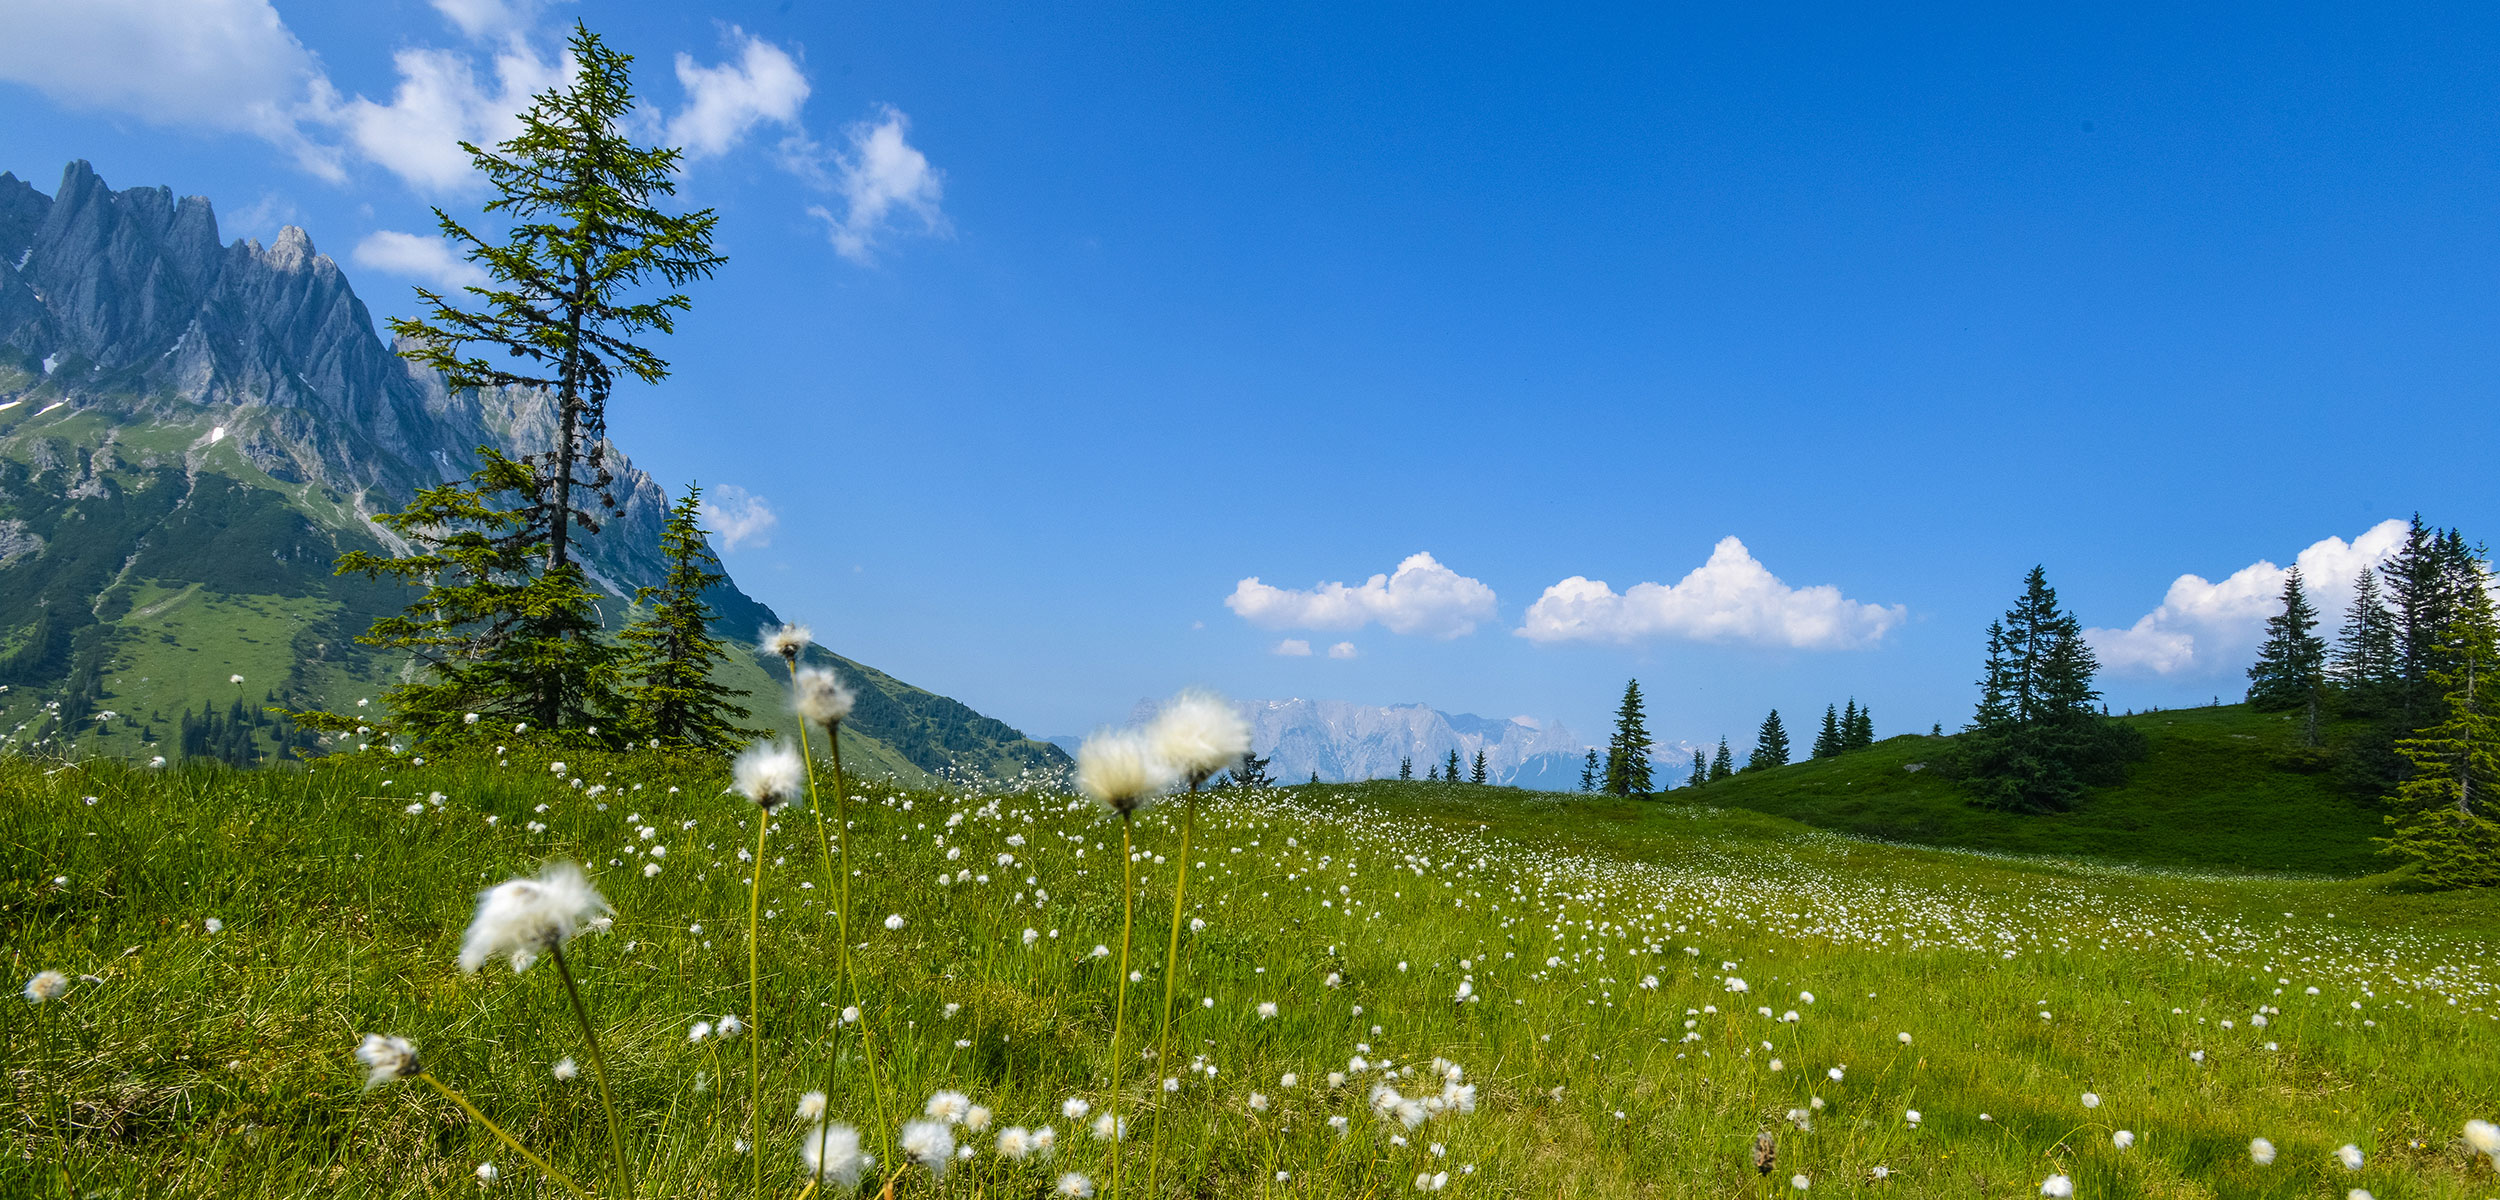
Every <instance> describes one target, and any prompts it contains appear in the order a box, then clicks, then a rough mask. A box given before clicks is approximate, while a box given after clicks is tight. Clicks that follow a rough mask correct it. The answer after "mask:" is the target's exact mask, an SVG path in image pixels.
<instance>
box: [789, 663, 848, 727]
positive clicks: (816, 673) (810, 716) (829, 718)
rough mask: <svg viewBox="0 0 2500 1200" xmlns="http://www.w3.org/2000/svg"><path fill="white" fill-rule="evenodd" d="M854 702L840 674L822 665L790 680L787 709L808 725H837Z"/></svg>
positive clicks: (810, 668) (802, 672) (845, 718)
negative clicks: (788, 706) (788, 705)
mask: <svg viewBox="0 0 2500 1200" xmlns="http://www.w3.org/2000/svg"><path fill="white" fill-rule="evenodd" d="M857 702H858V697H857V696H854V695H852V694H851V689H850V687H849V686H848V685H846V684H844V683H843V682H842V677H841V676H839V675H836V674H834V673H833V672H832V671H831V670H830V669H828V668H825V667H809V668H807V669H806V670H803V671H800V672H799V673H798V677H797V678H795V679H793V680H791V681H790V709H791V711H793V712H796V713H797V714H799V719H800V720H802V721H807V722H809V723H811V724H816V725H822V726H825V727H826V728H832V727H833V726H836V725H839V724H841V723H842V722H843V721H844V720H847V719H848V718H849V717H850V715H851V706H852V705H853V704H855V703H857Z"/></svg>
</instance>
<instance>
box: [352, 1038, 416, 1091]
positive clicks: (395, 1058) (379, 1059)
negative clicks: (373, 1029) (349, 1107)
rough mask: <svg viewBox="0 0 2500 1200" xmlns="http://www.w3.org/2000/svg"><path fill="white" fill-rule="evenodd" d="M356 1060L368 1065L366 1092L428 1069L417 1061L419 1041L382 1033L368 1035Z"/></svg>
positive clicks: (359, 1049) (366, 1066)
mask: <svg viewBox="0 0 2500 1200" xmlns="http://www.w3.org/2000/svg"><path fill="white" fill-rule="evenodd" d="M356 1061H357V1062H360V1063H363V1064H364V1065H365V1090H367V1091H371V1090H373V1089H374V1088H377V1087H380V1086H382V1085H383V1084H386V1083H389V1082H391V1081H392V1080H394V1079H408V1078H411V1077H413V1076H415V1075H416V1074H417V1073H418V1072H419V1071H422V1070H424V1069H425V1068H424V1067H423V1066H421V1065H419V1064H418V1062H417V1047H416V1043H414V1042H411V1041H409V1040H408V1039H406V1038H404V1037H387V1036H384V1035H382V1034H379V1033H368V1034H366V1035H365V1040H364V1044H363V1045H360V1046H358V1047H356Z"/></svg>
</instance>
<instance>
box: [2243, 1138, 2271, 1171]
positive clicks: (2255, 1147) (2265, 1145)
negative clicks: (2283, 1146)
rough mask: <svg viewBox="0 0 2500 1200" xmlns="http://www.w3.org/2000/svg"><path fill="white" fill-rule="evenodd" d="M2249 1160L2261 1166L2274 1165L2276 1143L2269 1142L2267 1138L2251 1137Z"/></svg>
mask: <svg viewBox="0 0 2500 1200" xmlns="http://www.w3.org/2000/svg"><path fill="white" fill-rule="evenodd" d="M2248 1161H2250V1162H2253V1163H2255V1164H2257V1165H2258V1166H2261V1167H2271V1166H2273V1165H2274V1143H2272V1142H2269V1141H2267V1140H2266V1139H2264V1138H2251V1139H2249V1142H2248Z"/></svg>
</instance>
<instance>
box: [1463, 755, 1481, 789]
mask: <svg viewBox="0 0 2500 1200" xmlns="http://www.w3.org/2000/svg"><path fill="white" fill-rule="evenodd" d="M1467 782H1469V783H1483V782H1484V751H1483V750H1478V751H1476V761H1475V762H1473V763H1471V764H1469V765H1468V767H1467Z"/></svg>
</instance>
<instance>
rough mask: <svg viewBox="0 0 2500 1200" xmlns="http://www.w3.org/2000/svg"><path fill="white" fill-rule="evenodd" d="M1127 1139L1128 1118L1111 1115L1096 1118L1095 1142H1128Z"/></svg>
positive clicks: (1105, 1114) (1106, 1114)
mask: <svg viewBox="0 0 2500 1200" xmlns="http://www.w3.org/2000/svg"><path fill="white" fill-rule="evenodd" d="M1127 1139H1128V1118H1126V1117H1114V1116H1112V1115H1111V1114H1110V1113H1104V1114H1102V1115H1101V1116H1098V1117H1096V1118H1094V1140H1095V1141H1098V1142H1119V1141H1126V1140H1127Z"/></svg>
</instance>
